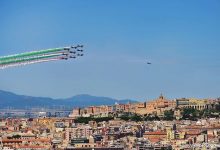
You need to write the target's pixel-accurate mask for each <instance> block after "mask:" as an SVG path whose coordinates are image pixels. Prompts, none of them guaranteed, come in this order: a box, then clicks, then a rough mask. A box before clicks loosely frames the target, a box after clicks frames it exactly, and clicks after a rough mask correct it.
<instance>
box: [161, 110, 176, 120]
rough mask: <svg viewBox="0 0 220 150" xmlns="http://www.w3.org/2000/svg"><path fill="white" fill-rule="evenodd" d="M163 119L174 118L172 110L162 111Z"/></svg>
mask: <svg viewBox="0 0 220 150" xmlns="http://www.w3.org/2000/svg"><path fill="white" fill-rule="evenodd" d="M163 119H164V120H169V121H171V120H174V111H172V110H166V111H164V118H163Z"/></svg>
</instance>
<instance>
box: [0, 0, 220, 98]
mask: <svg viewBox="0 0 220 150" xmlns="http://www.w3.org/2000/svg"><path fill="white" fill-rule="evenodd" d="M219 5H220V2H218V1H212V2H210V1H193V2H192V1H184V2H180V1H171V2H164V1H160V3H156V2H150V1H141V0H140V1H138V2H127V1H125V0H122V1H120V2H119V1H116V0H113V1H109V2H104V1H100V0H95V1H79V0H76V1H70V0H66V1H59V0H56V1H53V2H52V1H25V0H22V1H19V2H15V1H13V2H9V1H1V2H0V12H1V13H0V19H1V24H0V35H1V36H0V49H1V50H0V56H3V55H10V54H15V53H22V52H26V51H31V50H40V49H47V48H53V47H62V46H66V45H72V44H78V43H79V44H84V45H85V57H83V58H82V59H77V60H76V61H70V62H65V61H62V62H52V63H46V64H36V65H30V66H26V67H18V68H10V69H6V70H0V82H1V84H0V90H5V91H11V92H14V93H17V94H24V95H31V96H44V97H52V98H67V97H71V96H74V95H78V94H90V95H95V96H106V97H112V98H117V99H126V98H129V99H135V100H141V101H143V100H146V99H154V98H155V97H157V96H158V95H159V94H160V93H163V94H164V95H165V96H166V97H168V98H181V97H197V98H217V97H219V91H220V87H219V86H218V83H220V78H219V75H220V59H219V58H218V57H219V54H220V51H219V47H220V43H219V42H218V41H219V40H220V36H219V35H220V30H219V26H220V20H219V19H218V18H219V13H220V10H219V9H218V8H219ZM148 61H149V62H151V63H152V64H151V65H148V64H147V62H148Z"/></svg>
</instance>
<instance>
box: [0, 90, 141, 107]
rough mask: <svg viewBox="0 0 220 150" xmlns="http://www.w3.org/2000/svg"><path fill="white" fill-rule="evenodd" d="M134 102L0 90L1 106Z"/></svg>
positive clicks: (90, 104)
mask: <svg viewBox="0 0 220 150" xmlns="http://www.w3.org/2000/svg"><path fill="white" fill-rule="evenodd" d="M128 102H131V103H134V102H137V101H134V100H129V99H126V100H117V99H113V98H108V97H98V96H91V95H87V94H82V95H76V96H73V97H71V98H66V99H52V98H47V97H32V96H25V95H17V94H14V93H12V92H7V91H2V90H0V108H8V107H11V108H32V107H48V108H53V107H60V106H64V107H66V108H72V107H86V106H98V105H113V104H115V103H119V104H125V103H128Z"/></svg>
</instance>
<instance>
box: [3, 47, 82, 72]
mask: <svg viewBox="0 0 220 150" xmlns="http://www.w3.org/2000/svg"><path fill="white" fill-rule="evenodd" d="M82 48H83V45H77V46H69V47H61V48H52V49H45V50H39V51H32V52H26V53H21V54H15V55H8V56H2V57H0V69H5V68H8V67H16V66H21V65H28V64H34V63H42V62H48V61H57V60H68V59H75V58H77V57H81V56H83V55H84V54H83V49H82Z"/></svg>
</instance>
